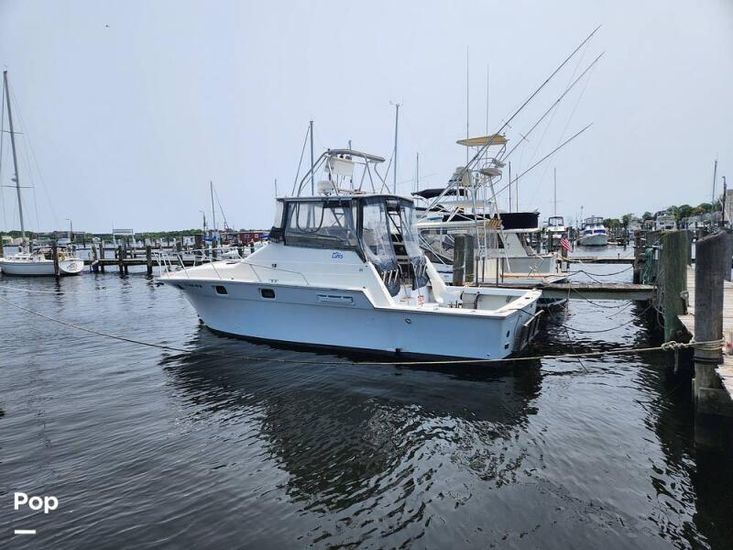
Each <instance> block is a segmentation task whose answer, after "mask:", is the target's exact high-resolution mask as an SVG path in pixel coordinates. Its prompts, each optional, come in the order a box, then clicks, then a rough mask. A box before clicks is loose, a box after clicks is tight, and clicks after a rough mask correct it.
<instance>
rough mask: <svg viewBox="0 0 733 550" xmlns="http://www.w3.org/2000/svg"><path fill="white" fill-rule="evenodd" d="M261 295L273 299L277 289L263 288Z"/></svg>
mask: <svg viewBox="0 0 733 550" xmlns="http://www.w3.org/2000/svg"><path fill="white" fill-rule="evenodd" d="M260 296H262V297H263V298H268V299H270V300H272V299H273V298H275V290H274V289H272V288H261V289H260Z"/></svg>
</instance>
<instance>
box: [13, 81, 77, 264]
mask: <svg viewBox="0 0 733 550" xmlns="http://www.w3.org/2000/svg"><path fill="white" fill-rule="evenodd" d="M3 92H4V95H5V100H6V105H7V109H8V126H9V133H10V145H11V149H12V152H13V169H14V171H15V175H14V177H13V181H14V182H15V191H16V195H17V198H18V216H19V218H20V232H21V236H22V239H23V242H22V244H21V247H20V252H18V253H17V254H14V255H12V256H9V257H4V258H0V271H2V272H3V273H4V274H6V275H24V276H38V275H57V274H58V275H78V274H79V273H81V271H82V269H84V260H82V259H81V258H78V257H76V256H75V255H74V254H73V253H71V251H70V250H68V249H66V248H61V249H60V251H59V252H58V255H57V258H58V272H57V269H56V262H55V261H54V259H53V255H52V250H51V248H50V247H35V248H33V247H31V246H30V243H29V242H27V241H26V234H25V223H24V220H23V201H22V199H21V193H20V189H21V187H20V174H19V172H18V155H17V151H16V148H15V132H14V130H13V113H12V110H11V107H10V90H9V88H8V71H3ZM2 122H4V121H2ZM1 125H2V124H0V126H1ZM4 131H5V129H4V128H0V132H4Z"/></svg>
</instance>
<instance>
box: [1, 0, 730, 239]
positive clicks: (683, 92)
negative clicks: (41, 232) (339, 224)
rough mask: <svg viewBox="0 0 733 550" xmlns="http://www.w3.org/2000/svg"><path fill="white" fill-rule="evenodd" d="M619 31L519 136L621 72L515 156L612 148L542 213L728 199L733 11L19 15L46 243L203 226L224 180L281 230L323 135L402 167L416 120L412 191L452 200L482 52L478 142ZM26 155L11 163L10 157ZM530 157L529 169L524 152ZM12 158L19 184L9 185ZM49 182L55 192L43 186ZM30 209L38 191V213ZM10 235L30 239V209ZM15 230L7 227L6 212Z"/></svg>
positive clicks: (546, 100) (526, 189)
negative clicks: (282, 196) (55, 237)
mask: <svg viewBox="0 0 733 550" xmlns="http://www.w3.org/2000/svg"><path fill="white" fill-rule="evenodd" d="M599 24H602V25H603V28H602V29H601V30H600V31H599V33H598V35H597V37H596V38H594V40H593V41H592V42H591V43H590V45H589V46H588V47H587V48H586V49H584V50H583V52H582V54H581V56H579V57H578V58H577V59H576V60H574V61H573V62H571V63H570V64H569V65H568V67H567V70H566V71H565V72H563V73H562V74H561V75H559V78H557V79H556V80H555V81H553V83H552V85H551V86H549V87H548V89H547V90H546V92H545V93H543V94H542V95H541V96H540V97H538V100H537V101H536V102H534V103H533V104H532V106H531V107H530V108H529V109H527V110H526V111H525V112H524V113H523V114H522V116H521V117H519V118H518V119H517V120H516V122H515V123H514V124H512V129H510V130H509V131H508V132H507V135H508V137H509V138H510V139H511V140H516V139H517V138H518V136H519V133H520V132H522V131H525V130H527V129H528V128H529V127H530V126H531V125H532V124H533V122H534V120H535V119H536V117H538V116H539V115H540V114H541V113H542V112H543V111H544V110H545V109H546V108H547V107H548V106H549V105H550V104H551V103H552V102H553V101H554V99H555V98H556V97H557V96H558V95H559V94H560V93H562V91H563V90H564V88H565V86H566V85H567V84H568V82H569V81H570V80H571V77H572V76H573V74H576V75H577V74H579V71H580V70H581V68H582V67H583V66H584V65H585V64H587V63H589V62H590V61H591V60H592V59H593V58H594V57H595V56H596V55H597V54H598V53H600V52H601V51H605V52H606V54H605V56H604V58H603V59H602V60H601V62H600V63H599V64H598V65H597V66H596V68H595V69H593V70H592V72H591V74H590V78H589V79H588V81H587V83H586V82H585V81H584V82H581V83H580V84H579V85H578V86H577V88H576V89H574V90H573V92H571V93H570V94H569V95H568V97H567V98H566V100H565V101H564V102H563V103H562V104H561V106H560V108H559V109H558V111H557V112H556V113H555V114H554V116H553V117H552V120H551V123H550V124H549V126H548V127H547V129H546V130H545V129H544V127H540V128H539V129H538V130H537V131H536V132H535V133H534V134H533V136H532V139H531V140H530V142H529V143H527V144H524V145H523V146H522V147H521V148H520V150H518V151H517V153H516V154H515V155H514V156H513V157H512V159H513V171H514V172H515V173H518V172H520V171H521V170H522V169H523V168H526V167H528V166H529V165H531V164H532V162H534V160H536V159H538V158H540V157H541V156H542V155H543V154H544V153H546V152H547V151H549V150H551V149H552V148H554V147H555V146H556V145H557V144H558V143H559V142H560V141H561V140H562V139H563V136H564V137H568V136H569V135H572V134H573V133H574V132H575V131H577V130H578V129H580V128H582V127H583V126H584V125H585V124H587V123H589V122H593V126H592V128H591V129H590V130H589V131H588V132H586V133H585V134H584V135H583V136H581V137H580V138H578V139H577V140H576V141H574V142H573V143H572V144H570V145H568V147H566V148H565V149H564V150H563V151H562V152H560V153H559V154H558V155H556V156H555V157H553V159H552V160H551V161H549V162H548V163H547V164H545V165H543V166H541V167H539V168H537V169H536V170H535V171H533V172H532V173H531V174H529V175H528V176H527V177H526V179H524V180H523V181H522V182H521V183H520V200H521V207H522V208H525V209H535V208H537V209H540V210H541V211H542V217H543V218H544V217H546V216H547V215H549V214H551V210H552V168H553V167H557V170H558V195H559V200H560V201H561V202H560V204H559V207H558V210H559V211H560V213H562V214H565V215H566V216H572V217H575V216H576V215H577V214H578V212H579V210H580V206H581V205H583V206H584V213H585V214H586V215H589V214H591V213H593V214H599V215H604V216H619V215H621V214H623V213H625V212H628V211H635V212H637V213H641V212H643V211H644V210H655V209H658V208H662V207H665V206H668V205H670V204H677V203H682V202H688V203H691V204H697V203H700V202H703V201H709V200H710V195H711V190H712V189H711V187H712V163H713V160H714V158H715V157H716V155H717V156H718V158H719V160H720V164H719V174H730V175H731V177H733V170H730V171H729V167H731V166H733V140H731V132H732V129H733V109H731V107H730V101H731V99H730V98H731V90H733V55H731V54H733V32H731V31H732V30H733V3H731V2H729V1H727V0H710V1H707V2H702V3H698V4H695V5H694V6H693V5H691V4H690V3H683V2H681V1H672V2H670V1H661V0H652V1H646V2H630V1H625V0H623V1H618V2H604V3H596V2H584V1H560V2H529V1H519V2H461V3H447V2H369V3H345V2H302V3H296V2H236V1H233V2H224V1H218V2H181V1H171V2H96V1H94V2H92V1H89V2H87V1H74V2H52V1H12V0H5V1H3V2H1V3H0V64H2V65H4V66H6V67H7V68H8V70H9V74H10V78H11V86H12V88H13V93H14V96H15V98H16V100H17V104H18V106H19V115H21V116H22V120H21V121H20V124H19V126H21V127H20V128H18V130H20V131H24V132H26V133H25V134H24V135H23V136H21V139H20V143H19V145H20V147H21V148H22V149H23V150H24V152H25V153H26V154H27V149H28V148H27V143H26V141H29V142H30V145H31V146H32V149H33V153H34V156H35V160H36V161H37V165H38V168H39V169H40V170H38V169H36V168H35V167H34V166H31V168H33V170H31V171H30V172H31V173H30V174H29V173H28V172H29V170H28V168H27V167H25V166H24V164H22V165H21V169H22V170H23V172H22V174H21V175H22V176H25V179H26V181H28V179H29V176H32V178H31V179H32V183H33V184H34V185H35V186H36V190H35V198H36V203H37V210H38V218H39V220H38V221H37V220H36V219H35V218H36V215H35V209H34V208H33V207H32V206H31V205H30V204H29V205H28V207H29V209H30V211H31V225H32V226H33V228H39V227H40V229H51V228H61V227H64V225H65V221H64V219H65V218H72V219H73V220H74V224H75V227H76V228H79V229H86V230H89V231H104V230H109V229H110V228H111V227H112V225H113V223H114V225H116V226H118V227H133V228H135V229H136V230H139V231H142V230H155V229H174V228H182V227H193V226H198V225H199V224H200V214H199V210H200V209H208V204H209V203H208V181H209V179H213V180H214V183H215V185H216V187H217V191H218V194H219V197H220V198H221V200H222V203H223V206H224V209H225V212H226V214H227V218H228V220H229V221H230V223H231V225H234V226H236V227H267V226H269V224H270V223H271V218H272V213H273V211H274V208H273V201H272V199H273V196H274V186H273V180H274V178H278V182H279V188H280V190H281V192H282V191H284V190H289V189H290V187H291V186H292V183H293V178H294V175H295V169H296V166H297V163H298V157H299V155H300V148H301V145H302V142H303V138H304V136H305V130H306V127H307V124H308V121H309V120H310V119H313V120H315V124H316V131H315V135H316V148H317V150H319V151H320V150H322V149H323V148H326V147H342V146H345V145H346V143H347V141H348V140H349V139H352V140H353V143H354V147H356V148H360V149H364V150H367V151H370V152H374V153H377V154H381V155H383V156H389V155H390V153H391V148H392V135H393V113H394V111H393V107H392V106H391V105H390V101H400V102H401V103H402V104H403V107H402V108H401V111H400V115H401V116H400V158H399V169H400V170H399V172H400V173H399V176H398V179H399V180H400V181H402V182H403V183H402V184H401V187H400V189H401V191H403V192H408V191H410V190H411V189H412V186H413V182H412V178H413V174H414V170H415V153H416V152H418V151H419V152H420V158H421V163H420V172H421V174H423V175H424V176H425V178H424V179H423V180H422V186H423V187H425V186H437V185H440V184H443V183H444V182H445V181H446V180H447V178H448V177H449V176H450V174H451V173H452V171H453V169H454V168H455V167H456V166H458V165H459V164H460V163H461V162H462V161H463V160H465V152H464V150H463V149H462V148H461V147H459V146H458V145H456V144H455V140H456V139H459V138H461V137H464V135H465V112H466V105H465V97H466V90H465V71H466V49H467V48H468V50H469V58H470V62H469V64H470V70H471V84H470V98H471V116H470V123H471V127H472V132H471V133H472V134H474V135H476V134H479V133H483V132H484V130H485V124H486V70H487V65H489V66H490V75H491V78H490V104H489V122H490V127H491V129H492V130H493V129H496V128H498V126H499V125H500V124H501V122H502V120H503V119H504V118H505V117H506V116H508V114H509V113H510V112H511V111H512V110H513V109H514V108H515V107H516V106H518V105H519V104H520V103H521V102H522V100H523V99H524V98H526V97H527V96H528V95H529V94H530V93H531V92H532V90H533V89H534V88H535V87H537V86H538V85H539V84H540V83H541V82H542V81H543V80H544V78H545V77H546V76H547V75H548V74H549V73H550V72H551V71H552V70H553V68H554V67H555V66H556V65H557V64H558V63H559V62H560V61H561V60H562V59H563V58H564V57H565V56H566V55H567V54H568V53H569V52H570V51H572V49H573V48H574V47H575V46H576V45H577V43H579V42H580V41H581V40H582V38H583V37H584V36H585V35H587V34H588V33H589V32H590V31H591V30H592V29H593V28H594V27H595V26H596V25H599ZM6 146H7V143H6ZM520 151H521V152H520ZM8 158H9V157H8V156H7V148H6V150H5V151H4V152H3V169H2V180H3V181H2V183H3V184H4V185H8V184H9V183H10V180H9V177H10V166H9V164H8V163H7V160H8ZM38 172H40V174H41V176H42V177H39V174H38ZM26 198H27V201H26V202H29V203H30V201H31V199H32V198H33V193H31V192H28V193H26ZM3 211H4V218H3V219H0V224H2V226H4V227H5V228H8V227H10V226H12V227H17V212H16V208H15V205H14V201H13V196H12V195H11V193H10V192H9V190H7V189H5V190H4V191H3ZM0 213H2V212H0Z"/></svg>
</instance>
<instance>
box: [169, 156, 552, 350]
mask: <svg viewBox="0 0 733 550" xmlns="http://www.w3.org/2000/svg"><path fill="white" fill-rule="evenodd" d="M383 161H384V159H382V158H381V157H377V156H374V155H369V154H365V153H360V152H357V151H353V150H351V149H340V150H330V151H327V152H326V153H324V154H323V155H322V156H321V157H320V158H319V160H318V161H317V162H316V163H315V164H314V165H313V167H312V168H311V170H310V171H309V173H308V174H306V176H305V177H304V178H303V180H301V184H300V186H299V188H298V192H297V196H295V197H286V198H279V199H277V214H276V217H275V224H274V226H273V228H272V230H271V232H270V241H269V243H268V245H267V246H265V247H263V248H260V249H259V250H257V251H256V252H254V253H253V254H251V255H249V256H248V257H247V258H242V259H232V260H221V261H216V262H211V263H208V264H204V265H201V266H197V267H193V268H188V269H181V270H174V269H168V270H166V271H165V272H164V273H162V274H161V276H160V280H161V281H162V282H163V283H165V284H167V285H171V286H174V287H176V288H178V289H180V290H181V291H183V292H184V294H185V296H186V297H187V298H188V300H189V301H190V302H191V304H192V305H193V306H194V308H195V309H196V311H197V313H198V315H199V317H200V318H201V320H202V321H203V322H204V323H205V324H206V325H207V326H208V327H209V328H211V329H213V330H215V331H219V332H222V333H226V334H232V335H237V336H243V337H248V338H255V339H262V340H269V341H279V342H287V343H292V344H306V345H313V346H325V347H333V348H351V349H359V350H370V351H380V352H396V353H404V354H410V355H413V354H414V355H430V356H447V357H460V358H471V359H497V358H504V357H506V356H508V355H510V354H511V353H514V352H518V351H520V350H521V349H523V348H524V347H525V346H526V345H527V343H528V342H529V341H530V340H531V338H532V337H533V335H534V334H535V332H536V330H537V324H538V318H539V314H538V313H537V311H536V308H537V301H538V299H539V298H540V295H541V292H540V291H538V290H515V289H498V288H477V287H450V286H447V285H446V284H445V283H444V282H443V280H442V279H441V277H440V275H439V274H438V273H437V271H436V270H435V268H434V267H433V265H432V264H431V262H430V261H429V260H428V259H427V258H426V257H425V255H424V254H423V252H422V251H421V249H420V247H419V245H418V237H417V231H416V228H415V213H414V212H415V210H414V205H413V202H412V200H410V199H407V198H404V197H399V196H396V195H392V194H386V193H382V190H383V189H384V186H383V183H384V182H383V180H381V177H380V180H381V183H382V186H380V187H379V188H378V189H377V188H376V186H375V185H374V181H373V177H374V176H375V175H376V176H379V174H378V172H377V171H376V165H377V164H378V163H381V162H383ZM355 167H358V168H359V170H361V171H362V172H363V173H362V176H361V183H359V184H358V185H357V184H356V183H355V182H358V181H359V178H357V177H355V176H354V170H355ZM321 168H323V169H324V170H325V172H326V175H327V179H326V180H324V181H321V182H319V183H318V185H317V188H318V191H319V194H311V195H310V196H304V194H303V190H304V189H305V187H307V185H308V181H310V186H311V189H312V190H315V189H316V183H315V180H314V174H315V173H316V172H317V171H318V170H320V169H321ZM309 175H310V176H309ZM309 177H310V180H309V179H308V178H309ZM365 178H366V179H367V180H368V181H367V182H366V183H367V184H370V185H371V189H370V190H366V189H364V187H365ZM344 184H347V185H348V188H344V187H343V186H344Z"/></svg>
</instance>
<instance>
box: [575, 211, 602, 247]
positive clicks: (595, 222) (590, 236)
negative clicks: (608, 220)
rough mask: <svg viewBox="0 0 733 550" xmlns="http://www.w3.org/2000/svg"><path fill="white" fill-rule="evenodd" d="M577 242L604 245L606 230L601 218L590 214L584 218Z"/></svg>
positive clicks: (585, 244) (584, 244) (582, 244)
mask: <svg viewBox="0 0 733 550" xmlns="http://www.w3.org/2000/svg"><path fill="white" fill-rule="evenodd" d="M578 244H579V245H580V246H606V245H607V244H608V231H607V230H606V226H605V225H603V218H601V217H600V216H591V217H590V218H587V219H586V220H585V222H584V223H583V230H582V231H581V232H580V237H579V238H578Z"/></svg>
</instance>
